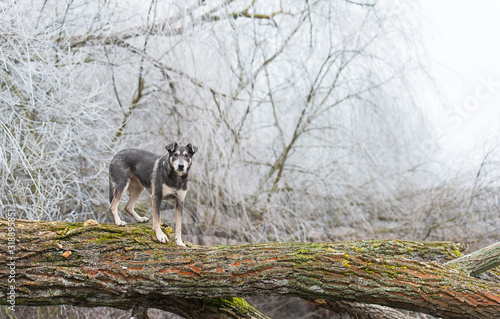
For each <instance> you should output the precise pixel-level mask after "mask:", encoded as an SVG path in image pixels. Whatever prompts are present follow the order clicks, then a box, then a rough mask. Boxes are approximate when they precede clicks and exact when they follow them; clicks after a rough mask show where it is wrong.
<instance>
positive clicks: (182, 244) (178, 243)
mask: <svg viewBox="0 0 500 319" xmlns="http://www.w3.org/2000/svg"><path fill="white" fill-rule="evenodd" d="M175 243H176V244H177V246H182V247H186V244H184V243H183V242H182V240H176V241H175Z"/></svg>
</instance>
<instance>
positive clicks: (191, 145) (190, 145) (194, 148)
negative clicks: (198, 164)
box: [187, 143, 198, 154]
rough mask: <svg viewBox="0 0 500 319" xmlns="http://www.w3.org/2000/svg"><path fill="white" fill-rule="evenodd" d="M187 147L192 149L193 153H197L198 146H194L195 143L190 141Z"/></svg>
mask: <svg viewBox="0 0 500 319" xmlns="http://www.w3.org/2000/svg"><path fill="white" fill-rule="evenodd" d="M187 147H188V148H189V149H190V150H191V153H193V154H194V153H196V151H197V150H198V146H193V144H191V143H188V145H187Z"/></svg>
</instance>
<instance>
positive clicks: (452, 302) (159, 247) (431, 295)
mask: <svg viewBox="0 0 500 319" xmlns="http://www.w3.org/2000/svg"><path fill="white" fill-rule="evenodd" d="M15 226H16V227H15V228H14V227H11V229H9V223H8V222H7V221H6V220H0V234H1V238H0V251H1V255H0V258H1V260H2V263H3V264H5V265H7V266H5V267H2V269H0V304H4V305H9V301H10V300H9V299H8V298H9V296H8V294H7V292H8V291H10V290H11V289H12V288H13V289H14V291H15V303H16V305H29V306H46V305H60V304H70V305H76V306H86V307H95V306H108V307H114V308H121V309H131V308H134V307H135V308H134V312H135V313H137V314H138V317H140V316H141V315H145V311H144V309H147V308H148V307H152V308H159V309H163V310H166V311H170V312H173V313H177V314H179V315H181V316H184V317H186V318H200V317H203V318H222V317H224V318H265V315H263V314H262V313H260V312H259V311H258V310H257V309H255V308H254V307H252V306H250V305H249V304H247V303H246V302H245V301H244V300H243V299H241V298H239V297H242V296H251V295H266V296H269V295H286V296H297V297H301V298H303V299H305V300H308V301H311V302H313V303H315V304H319V305H322V306H324V307H326V308H332V307H333V306H332V305H335V302H338V301H344V302H345V301H347V302H358V303H363V304H375V305H382V306H389V307H392V308H400V309H406V310H411V311H419V312H423V313H427V314H431V315H434V316H438V317H443V318H498V317H499V315H500V284H499V283H498V282H489V281H485V280H481V279H478V278H473V277H471V276H469V275H468V274H467V273H466V272H464V271H463V270H462V269H461V266H462V264H461V263H460V262H455V263H447V262H448V261H449V260H451V259H453V258H456V257H458V255H460V251H461V250H463V249H464V246H463V245H459V244H454V243H447V242H441V243H436V242H431V243H423V242H404V241H397V240H371V241H356V242H340V243H262V244H248V245H237V246H212V247H201V246H196V245H190V247H188V248H182V247H177V246H175V244H173V243H172V244H168V245H163V244H159V243H158V242H157V241H156V239H155V234H154V232H153V231H152V229H151V227H150V225H148V224H146V225H143V224H141V225H137V226H135V225H132V226H131V225H128V226H126V227H119V226H116V225H114V224H97V223H95V222H94V223H92V222H86V223H85V224H83V223H64V222H33V221H20V220H17V221H16V222H15ZM166 230H167V233H168V235H169V237H171V232H168V231H169V230H171V229H169V228H167V229H166ZM11 234H14V235H11ZM13 236H14V237H15V242H14V244H13V245H9V240H12V238H13ZM171 242H173V240H171ZM11 244H12V242H11ZM476 258H479V259H480V257H477V256H476ZM429 259H433V260H436V261H431V262H426V261H424V260H429ZM489 259H490V260H494V261H495V260H498V257H497V259H495V258H490V257H489ZM437 261H439V262H437ZM12 263H14V264H15V267H14V272H15V273H14V276H13V277H9V276H12V273H11V269H10V268H9V267H8V265H12ZM483 269H487V267H486V268H484V267H483ZM12 278H13V279H14V282H13V283H9V279H12ZM11 286H13V287H11ZM146 316H147V314H146Z"/></svg>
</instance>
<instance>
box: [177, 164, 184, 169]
mask: <svg viewBox="0 0 500 319" xmlns="http://www.w3.org/2000/svg"><path fill="white" fill-rule="evenodd" d="M177 169H178V170H179V171H183V170H184V164H181V163H179V165H177Z"/></svg>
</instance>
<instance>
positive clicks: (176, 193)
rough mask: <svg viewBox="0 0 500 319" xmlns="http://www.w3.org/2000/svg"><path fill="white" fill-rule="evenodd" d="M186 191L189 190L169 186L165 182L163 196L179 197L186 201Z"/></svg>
mask: <svg viewBox="0 0 500 319" xmlns="http://www.w3.org/2000/svg"><path fill="white" fill-rule="evenodd" d="M186 192H187V190H183V189H175V188H173V187H170V186H168V185H167V184H163V186H162V191H161V196H162V198H169V197H177V198H179V199H180V200H181V201H184V198H185V197H186Z"/></svg>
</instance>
